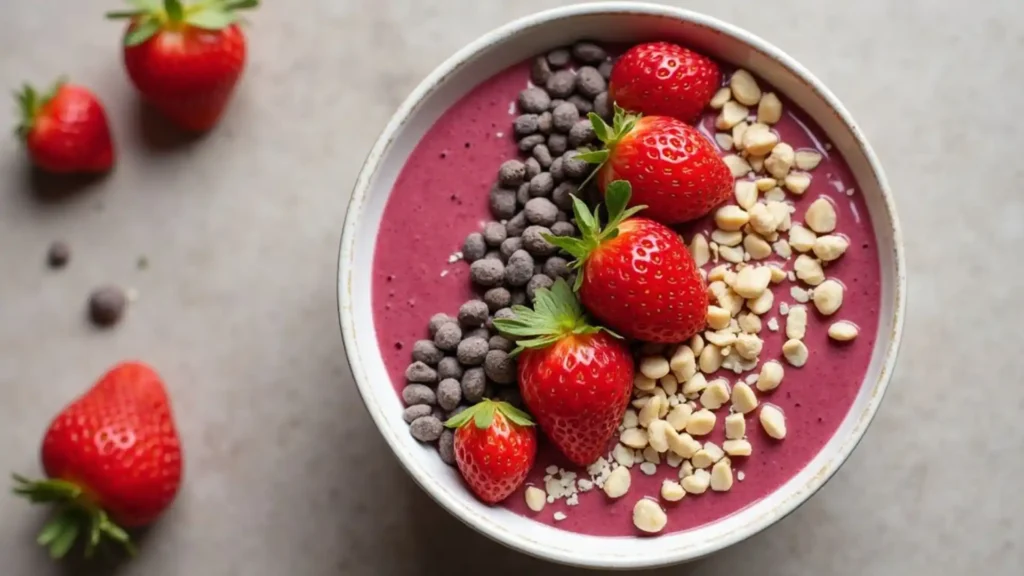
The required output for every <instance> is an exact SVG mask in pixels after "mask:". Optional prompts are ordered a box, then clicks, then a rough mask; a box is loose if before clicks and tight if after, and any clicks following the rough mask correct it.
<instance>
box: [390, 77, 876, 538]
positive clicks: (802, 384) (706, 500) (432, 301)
mask: <svg viewBox="0 0 1024 576" xmlns="http://www.w3.org/2000/svg"><path fill="white" fill-rule="evenodd" d="M528 79H529V65H528V64H522V65H518V66H514V67H512V68H509V69H507V70H505V71H503V72H501V73H499V74H497V75H495V76H494V77H492V78H491V79H490V80H488V81H486V82H484V83H483V84H481V85H480V86H478V87H476V88H475V89H474V90H473V91H471V92H470V93H469V94H467V95H466V96H465V97H464V98H463V99H462V100H460V101H459V102H458V103H457V104H455V105H454V106H453V107H452V108H451V109H449V110H448V111H446V112H445V114H444V115H443V116H442V117H441V118H440V119H439V120H438V121H437V122H436V123H435V124H434V126H433V127H432V128H431V129H430V130H429V131H428V132H427V134H426V135H425V137H424V138H423V140H422V141H421V142H420V143H419V144H418V146H417V147H416V148H415V150H414V151H413V153H412V155H411V156H410V158H409V160H408V162H407V163H406V165H405V167H404V168H403V170H402V172H401V174H400V176H399V178H398V180H397V182H396V184H395V187H394V190H393V191H392V193H391V197H390V199H389V201H388V204H387V207H386V209H385V213H384V219H383V222H382V224H381V229H380V232H379V235H378V237H377V241H376V252H375V256H374V265H373V307H374V319H375V326H376V331H377V337H378V340H379V346H380V350H381V353H382V355H383V358H384V362H385V364H386V365H387V368H388V372H389V374H390V377H391V381H392V384H393V385H394V387H395V389H396V391H400V390H401V388H402V387H403V385H404V371H405V369H406V366H408V365H409V362H410V352H411V348H412V345H413V343H414V342H416V341H417V340H420V339H423V338H429V335H428V333H427V321H428V320H429V318H430V316H431V315H433V314H434V313H437V312H446V313H449V314H452V315H454V314H455V313H456V312H457V310H458V307H459V305H460V304H462V303H463V302H465V301H466V300H468V299H470V298H472V297H474V294H475V292H474V290H473V288H472V286H471V284H470V280H469V265H468V264H467V263H465V262H463V261H461V260H457V261H453V262H452V261H450V256H451V255H452V254H453V253H455V252H457V251H459V250H460V249H461V246H462V243H463V241H464V239H465V238H466V235H467V234H469V233H470V232H473V231H477V230H479V229H480V227H481V226H482V225H483V224H484V223H485V222H487V221H488V220H490V219H491V216H490V212H489V209H488V190H489V189H490V188H491V186H493V185H494V182H495V177H496V173H497V169H498V167H499V165H500V164H501V163H502V162H503V161H505V160H507V159H509V158H516V157H518V156H519V153H518V150H517V148H516V145H515V141H514V140H513V136H512V127H511V124H512V120H513V118H514V117H515V115H516V114H518V112H516V110H515V107H514V101H515V99H516V96H517V95H518V93H519V91H520V90H522V89H523V88H525V87H526V86H527V84H528ZM761 84H762V87H764V88H766V89H769V87H767V86H766V85H765V84H764V83H763V82H762V83H761ZM784 103H785V113H784V115H783V118H782V120H781V121H780V122H779V123H778V124H776V125H775V126H774V129H775V130H776V131H778V132H779V134H780V136H781V138H782V140H783V141H785V142H787V143H790V144H791V145H792V146H793V147H794V148H795V149H797V150H799V149H801V148H809V149H815V150H818V151H819V152H821V153H822V154H823V156H824V160H823V161H822V163H821V165H820V166H819V167H818V168H817V169H816V170H815V172H814V175H815V176H814V178H813V181H812V184H811V187H810V189H809V190H808V191H807V192H806V193H805V194H804V195H803V196H802V197H794V196H791V197H790V200H794V199H795V200H796V201H795V205H796V213H795V214H793V219H794V221H803V214H804V211H805V210H806V209H807V206H808V205H809V204H810V203H811V202H812V201H813V200H814V199H816V198H818V197H820V196H827V197H828V198H830V199H831V200H832V201H833V203H834V205H835V208H836V213H837V214H838V222H839V225H838V228H837V232H838V233H842V234H844V235H845V236H847V237H848V238H849V240H850V248H849V250H848V251H847V253H846V254H845V255H844V256H843V258H841V259H840V260H838V261H836V262H833V263H831V264H830V266H829V267H828V269H827V271H826V273H827V275H828V276H829V277H830V278H835V279H838V280H840V281H841V282H842V283H843V284H845V286H846V295H845V299H844V304H843V306H842V308H841V309H840V311H839V312H838V313H837V314H836V315H834V316H833V317H832V318H825V317H823V316H821V315H819V314H818V313H817V312H816V311H815V310H814V307H813V306H811V305H810V304H808V311H809V314H808V317H809V318H808V328H807V337H806V338H805V339H804V341H805V343H806V344H807V347H808V349H809V351H810V358H809V360H808V362H807V364H806V366H804V367H803V368H799V369H798V368H793V367H792V366H789V365H788V364H786V363H785V361H784V360H782V354H781V351H780V350H781V346H782V343H783V341H784V332H785V331H784V326H785V317H784V316H782V315H781V314H779V304H780V303H783V302H785V303H788V304H794V300H793V298H792V297H791V296H790V293H789V286H790V285H795V284H791V283H790V282H788V281H787V282H784V283H783V284H781V285H779V286H775V287H774V291H775V295H776V298H775V304H774V306H773V309H772V311H771V312H769V313H768V314H765V315H763V316H762V319H763V320H764V321H766V322H767V321H768V320H769V319H770V318H777V320H778V322H779V324H780V330H779V331H776V332H772V331H769V330H768V329H763V330H762V331H761V334H760V335H761V337H762V338H764V339H765V348H764V352H763V353H762V355H761V359H762V361H765V360H769V359H777V360H780V361H782V362H783V365H784V366H785V368H786V374H785V378H784V380H783V384H782V386H780V387H779V388H778V389H777V390H775V391H774V392H772V393H770V394H765V395H762V397H761V400H762V402H770V403H772V404H774V405H776V406H778V407H780V408H781V409H782V410H783V411H784V413H785V415H786V419H787V428H788V430H789V433H788V435H787V437H786V438H785V440H782V441H776V440H772V439H771V438H769V437H768V436H767V435H766V434H765V433H764V432H763V430H762V429H761V427H760V425H759V424H758V421H757V416H756V413H751V414H749V415H748V416H747V436H748V439H749V440H750V443H751V444H752V446H753V455H752V456H751V457H749V458H733V468H734V469H735V470H736V476H737V480H738V478H739V477H741V476H742V477H743V480H738V481H736V482H735V483H734V485H733V487H732V490H730V491H729V492H723V493H718V492H712V491H710V490H709V491H708V492H707V493H705V494H703V495H699V496H694V495H690V496H687V497H686V498H684V499H683V500H682V501H680V502H678V503H669V502H664V501H662V502H661V504H662V505H663V506H664V507H665V508H666V510H667V511H668V516H669V520H668V525H667V526H666V528H665V531H664V532H674V531H680V530H687V529H692V528H695V527H698V526H701V525H703V524H707V523H709V522H713V521H715V520H718V519H721V518H723V517H725V516H728V515H730V514H732V513H734V512H736V511H738V510H740V509H742V508H744V507H746V506H749V505H751V504H752V503H754V502H757V501H758V500H760V499H761V498H764V497H765V496H767V495H768V494H769V493H771V492H772V491H774V490H775V489H777V488H778V487H779V486H781V485H782V484H783V483H785V482H786V481H787V480H789V479H790V478H792V477H793V476H794V475H795V474H796V473H797V472H799V471H800V470H801V468H802V467H803V466H805V465H806V464H807V462H808V461H810V460H811V459H812V458H813V457H814V456H815V455H816V454H817V453H818V452H819V451H820V450H821V449H822V447H823V446H824V445H825V443H826V442H827V441H828V440H829V438H831V436H832V435H833V434H834V433H835V431H836V429H837V428H838V426H839V424H840V423H841V422H842V420H843V418H844V417H845V416H846V414H847V412H848V411H849V409H850V407H851V405H852V403H853V400H854V397H855V396H856V394H857V391H858V389H859V388H860V386H861V383H862V381H863V379H864V375H865V373H866V370H867V366H868V363H869V359H870V356H871V351H872V348H873V347H874V344H875V338H876V332H877V329H878V313H879V304H880V271H879V262H878V252H877V247H876V245H875V241H874V236H873V233H872V225H871V221H870V217H869V214H868V209H867V206H866V205H865V203H864V200H863V199H862V198H861V196H860V194H859V192H858V191H856V190H855V188H856V186H855V183H854V180H853V177H852V175H851V173H850V171H849V168H848V167H847V166H846V163H845V162H844V161H843V159H842V158H840V157H839V156H838V155H837V154H836V153H834V152H832V151H831V150H830V148H831V146H828V145H827V143H826V141H825V139H824V135H823V134H822V133H821V131H820V130H818V129H817V128H816V127H815V126H814V125H812V124H811V123H810V121H809V119H807V118H806V116H804V115H803V114H802V113H801V112H800V111H799V110H797V109H796V108H795V107H794V106H792V105H790V104H789V103H788V102H784ZM714 116H715V114H714V113H713V112H712V111H708V113H706V114H705V116H704V118H703V119H702V121H701V123H700V124H701V128H702V132H704V133H705V134H706V135H707V136H708V137H709V139H711V140H712V141H713V135H714V132H715V130H714ZM851 190H852V192H851ZM712 229H713V224H712V222H711V220H710V218H708V219H706V220H705V221H703V222H697V223H694V224H691V225H689V226H687V227H685V228H682V229H680V231H681V232H682V233H683V234H684V236H685V239H686V240H687V241H689V240H690V238H691V235H692V234H693V233H694V232H695V231H697V230H703V231H704V232H706V233H709V232H710V230H712ZM772 261H776V262H782V260H780V259H777V258H774V257H773V258H772V259H770V260H769V262H772ZM792 263H793V260H792V259H791V260H789V261H787V262H785V264H784V267H785V269H786V270H790V269H792ZM713 265H714V264H709V265H708V266H707V267H706V268H711V267H712V266H713ZM838 319H844V320H849V321H852V322H854V323H856V324H857V325H858V326H859V327H860V336H859V337H858V338H857V339H856V340H854V341H853V342H850V343H847V344H839V345H837V344H836V343H834V342H830V341H829V339H828V336H827V334H826V330H827V328H828V325H829V324H830V323H831V322H832V321H835V320H838ZM719 375H722V376H725V377H727V378H728V379H729V380H730V382H735V381H736V380H737V379H738V378H739V377H738V376H736V375H735V374H733V373H731V372H728V373H727V371H720V374H719ZM711 378H712V377H711V376H708V380H711ZM700 440H701V441H707V440H711V441H714V442H716V443H717V444H719V445H721V443H722V442H723V441H724V432H723V426H722V424H721V419H720V420H719V424H718V425H716V427H715V430H714V432H712V434H710V435H709V436H706V437H702V438H700ZM551 465H555V466H559V467H562V468H565V469H566V470H570V471H574V472H576V473H578V474H579V475H580V477H587V476H586V471H585V470H583V469H580V468H578V467H573V466H571V465H570V464H569V463H568V462H567V461H566V460H565V459H564V458H563V457H561V456H560V455H559V454H558V453H557V452H556V451H555V450H554V449H553V448H551V447H550V446H549V445H547V444H542V447H541V450H540V452H539V453H538V459H537V463H536V465H535V467H534V469H533V471H532V472H531V474H530V476H529V478H528V480H527V485H529V484H535V485H538V486H541V487H543V485H544V480H543V477H544V475H545V468H547V467H548V466H551ZM451 473H452V474H453V475H457V474H458V471H457V470H455V469H454V468H453V469H452V470H451ZM631 476H632V486H631V488H630V490H629V493H628V494H627V495H626V496H625V497H623V498H620V499H618V500H610V499H609V498H608V497H606V496H605V494H604V493H603V492H601V491H600V490H599V489H597V488H595V489H594V490H592V491H590V492H587V493H581V494H580V495H579V504H578V505H576V506H567V505H566V502H565V500H564V499H562V500H557V501H556V502H554V503H549V504H548V505H547V506H546V507H545V508H544V510H543V511H541V512H539V513H534V512H532V511H530V510H529V509H528V508H527V507H526V504H525V502H524V498H523V491H524V489H525V486H524V487H521V488H520V489H519V490H517V491H516V492H515V493H514V494H513V495H512V496H511V497H509V499H508V500H506V501H505V503H504V504H503V505H504V506H506V507H508V508H509V509H511V510H513V511H515V512H516V513H519V514H522V515H525V516H529V517H532V518H535V519H536V520H537V521H539V522H543V523H545V524H550V525H553V526H557V527H558V528H561V529H565V530H571V531H574V532H581V533H587V534H594V535H608V536H616V535H621V536H625V535H635V534H637V530H636V528H635V527H634V525H633V522H632V521H631V514H632V509H633V505H634V504H635V503H636V501H637V500H638V499H639V498H641V497H644V496H649V497H654V498H657V495H658V493H659V490H660V487H661V483H662V481H663V480H665V479H672V480H678V470H677V469H676V468H671V467H669V466H667V465H666V464H665V463H664V462H663V463H662V464H661V465H660V466H658V471H657V473H656V474H655V475H653V476H647V475H645V474H643V473H642V472H641V471H640V470H639V468H638V467H637V466H634V467H633V468H632V470H631ZM555 512H562V513H564V514H565V516H566V517H565V519H563V520H560V521H556V520H554V513H555Z"/></svg>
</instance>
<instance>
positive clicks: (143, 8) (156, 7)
mask: <svg viewBox="0 0 1024 576" xmlns="http://www.w3.org/2000/svg"><path fill="white" fill-rule="evenodd" d="M128 3H129V4H131V5H132V6H134V7H135V8H136V10H138V11H139V12H149V13H154V12H159V11H160V10H161V9H163V3H162V2H161V1H160V0H128Z"/></svg>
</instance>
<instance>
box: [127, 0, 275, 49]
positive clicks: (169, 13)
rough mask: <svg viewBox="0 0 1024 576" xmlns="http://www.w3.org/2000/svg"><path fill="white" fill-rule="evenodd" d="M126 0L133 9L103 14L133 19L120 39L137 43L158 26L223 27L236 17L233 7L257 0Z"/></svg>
mask: <svg viewBox="0 0 1024 576" xmlns="http://www.w3.org/2000/svg"><path fill="white" fill-rule="evenodd" d="M128 3H129V4H131V5H132V7H133V8H134V10H124V11H115V12H108V13H107V18H109V19H111V20H117V19H124V18H127V19H131V20H133V25H132V26H131V27H130V28H129V30H128V34H127V35H125V38H124V43H125V45H126V46H137V45H139V44H142V43H143V42H145V41H146V40H149V39H150V38H152V37H153V36H154V35H155V34H156V33H157V32H159V31H161V30H174V29H178V28H180V27H182V26H194V27H196V28H202V29H204V30H221V29H224V28H227V27H228V26H231V25H232V24H235V23H237V22H239V21H240V17H239V16H238V14H237V11H239V10H247V9H250V8H255V7H257V6H258V5H259V0H203V1H201V2H196V3H194V4H188V5H184V4H182V3H181V0H128Z"/></svg>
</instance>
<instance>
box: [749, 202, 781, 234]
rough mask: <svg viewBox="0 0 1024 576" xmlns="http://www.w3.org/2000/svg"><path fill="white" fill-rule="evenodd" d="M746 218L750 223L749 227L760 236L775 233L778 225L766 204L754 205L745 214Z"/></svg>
mask: <svg viewBox="0 0 1024 576" xmlns="http://www.w3.org/2000/svg"><path fill="white" fill-rule="evenodd" d="M747 218H748V219H749V221H750V227H751V228H753V229H754V231H755V232H757V233H758V234H761V235H768V234H771V233H773V232H775V230H776V228H778V225H779V223H778V221H776V220H775V216H774V215H773V214H772V213H771V212H770V211H769V210H768V206H767V205H766V204H760V203H758V204H754V206H753V207H751V208H750V211H749V212H748V213H747Z"/></svg>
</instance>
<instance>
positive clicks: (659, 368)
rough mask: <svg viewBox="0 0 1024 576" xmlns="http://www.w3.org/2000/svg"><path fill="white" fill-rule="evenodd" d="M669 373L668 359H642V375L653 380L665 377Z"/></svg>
mask: <svg viewBox="0 0 1024 576" xmlns="http://www.w3.org/2000/svg"><path fill="white" fill-rule="evenodd" d="M668 371H669V365H668V359H667V358H665V357H664V356H645V357H644V358H641V359H640V373H641V374H643V375H644V376H646V377H648V378H650V379H651V380H657V379H659V378H661V377H662V376H665V375H666V374H668Z"/></svg>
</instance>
